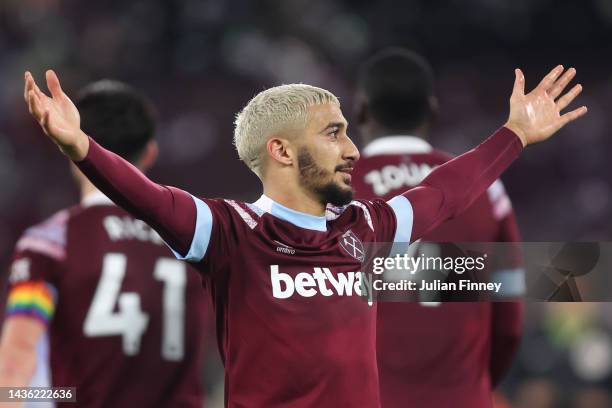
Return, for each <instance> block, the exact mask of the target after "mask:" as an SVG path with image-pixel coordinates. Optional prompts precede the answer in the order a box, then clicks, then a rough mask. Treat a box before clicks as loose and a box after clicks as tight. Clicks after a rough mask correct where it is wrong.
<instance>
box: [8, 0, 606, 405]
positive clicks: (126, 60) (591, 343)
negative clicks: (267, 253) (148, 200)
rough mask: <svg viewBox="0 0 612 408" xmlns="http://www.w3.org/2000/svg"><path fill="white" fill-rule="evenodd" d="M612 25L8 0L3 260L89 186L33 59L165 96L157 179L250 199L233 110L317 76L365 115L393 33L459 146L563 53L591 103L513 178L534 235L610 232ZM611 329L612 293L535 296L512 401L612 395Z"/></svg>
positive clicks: (600, 5)
mask: <svg viewBox="0 0 612 408" xmlns="http://www.w3.org/2000/svg"><path fill="white" fill-rule="evenodd" d="M611 38H612V2H610V1H609V0H588V1H586V0H585V1H553V0H515V1H512V2H505V1H490V0H451V1H445V2H429V1H425V0H421V1H416V0H412V1H402V2H392V1H389V0H384V1H376V2H373V1H366V0H353V1H349V0H345V1H341V0H334V1H329V0H283V1H280V0H278V1H271V0H268V1H247V0H232V1H227V0H206V1H203V0H135V1H118V0H109V1H104V2H102V1H100V2H91V1H88V2H83V1H77V0H1V1H0V89H2V92H0V268H2V269H4V270H5V269H6V266H7V265H8V262H9V259H10V254H11V251H12V246H13V245H14V243H15V241H16V239H17V237H18V236H19V234H20V233H21V231H23V229H24V228H26V227H27V226H29V225H31V224H33V223H36V222H38V221H40V220H42V219H44V218H46V217H47V216H49V215H50V214H52V213H53V212H55V211H57V210H58V209H60V208H62V207H65V206H68V205H70V204H72V203H75V202H76V201H77V199H78V197H77V192H76V189H75V188H74V186H73V185H72V182H71V178H70V173H69V169H68V165H67V163H66V162H65V160H64V159H63V158H62V157H61V156H60V155H57V154H52V151H53V149H54V146H53V145H52V144H51V143H48V142H47V141H45V140H44V137H43V136H42V133H41V132H40V130H39V129H38V128H37V126H36V124H35V123H33V122H32V120H31V118H30V117H29V116H28V114H27V110H26V108H25V105H24V103H23V101H22V82H23V81H22V76H23V71H24V70H25V69H30V70H32V72H33V73H34V74H35V75H36V76H37V77H38V78H41V75H42V73H43V72H44V70H45V69H46V68H51V67H52V68H54V69H56V70H57V71H58V73H59V74H60V76H61V77H62V78H63V81H64V88H65V90H66V91H67V93H69V94H74V93H75V92H76V91H77V90H78V89H79V88H80V87H81V86H83V85H85V84H86V83H88V82H89V81H92V80H96V79H100V78H116V79H120V80H124V81H126V82H128V83H130V84H132V85H134V86H135V87H137V88H138V89H140V90H142V91H144V92H145V93H146V94H147V95H148V96H149V97H151V98H152V100H153V101H154V102H155V104H156V106H157V109H158V116H159V124H160V126H159V129H158V132H157V133H158V138H159V142H160V146H161V155H160V161H159V164H158V165H157V166H156V167H155V169H154V170H153V171H152V173H151V176H152V177H153V179H155V180H156V181H159V182H161V183H166V184H174V185H179V186H181V187H183V188H185V189H187V190H189V191H191V192H193V193H197V194H201V195H205V196H213V197H215V196H229V197H235V198H238V199H243V200H247V201H248V200H255V199H256V198H257V196H258V192H259V190H260V186H259V182H258V180H257V179H256V178H255V177H254V176H253V175H252V174H250V172H249V171H248V170H247V168H246V167H245V166H243V165H241V164H240V163H239V162H238V160H237V155H236V153H235V152H234V149H233V146H232V143H231V140H232V122H233V118H234V115H235V113H236V112H237V111H238V110H239V109H240V108H241V107H242V106H243V105H244V104H245V103H246V101H247V100H248V99H249V98H250V97H251V96H253V95H254V94H255V93H256V92H258V91H260V90H261V89H263V88H265V87H268V86H272V85H277V84H281V83H291V82H304V83H309V84H312V85H318V86H322V87H324V88H327V89H330V90H331V91H332V92H334V93H335V94H337V95H338V96H339V97H340V98H341V101H342V103H343V108H344V111H345V114H346V115H347V117H348V119H349V122H350V120H351V116H352V99H353V89H354V87H353V83H354V79H355V74H356V72H357V68H358V66H359V63H360V61H363V60H364V58H365V57H367V56H369V55H370V54H371V53H372V52H374V51H376V50H377V49H379V48H381V47H384V46H388V45H401V46H406V47H409V48H412V49H414V50H415V51H417V52H419V53H421V54H423V55H424V56H425V57H426V58H428V59H429V60H430V61H431V63H432V65H433V66H434V69H435V72H436V76H437V85H436V89H437V93H438V97H439V100H440V117H439V118H438V119H437V122H436V126H435V128H434V129H433V132H432V143H433V144H434V145H437V146H439V147H441V148H443V149H446V150H448V151H450V152H452V153H460V152H462V151H465V150H466V149H468V148H470V147H472V146H473V145H475V144H476V143H478V142H479V141H480V140H482V139H483V138H484V137H485V136H487V135H488V134H490V133H491V132H492V131H493V130H494V129H495V128H496V127H497V126H499V125H500V124H502V123H503V122H504V120H505V115H506V114H507V99H508V97H509V95H510V91H511V87H512V82H513V68H515V67H517V66H520V67H521V68H523V69H524V71H525V73H526V76H527V87H528V88H529V87H531V86H535V83H534V81H535V79H536V78H539V77H541V75H542V74H543V73H545V72H547V71H548V70H549V69H550V68H551V67H552V66H554V65H555V64H557V63H561V64H565V65H566V66H574V67H576V68H577V70H578V80H579V81H580V82H581V83H582V84H583V85H584V88H585V92H584V95H583V96H582V97H581V99H582V102H581V104H586V105H587V106H588V107H589V114H588V118H587V119H585V120H583V121H580V122H578V123H576V124H572V125H570V126H569V127H568V128H567V129H565V130H563V131H562V132H561V134H560V135H559V136H558V137H557V138H556V139H555V140H554V141H552V142H551V143H548V144H547V146H546V147H545V148H540V147H538V146H535V147H533V148H531V147H530V150H531V151H530V152H529V154H527V155H525V156H524V157H523V158H521V159H520V160H519V161H518V163H516V164H515V165H514V166H513V168H511V169H510V171H509V172H508V173H507V175H506V176H505V177H504V182H505V184H506V188H507V190H508V192H509V193H510V196H511V198H512V199H513V203H514V207H515V211H516V214H517V216H518V220H519V225H520V227H521V232H522V235H523V239H524V240H525V241H555V240H558V241H571V240H593V241H595V240H601V241H605V240H612V221H610V219H611V217H610V215H611V212H612V211H611V210H612V171H610V170H609V166H608V165H607V164H608V163H607V161H608V160H609V158H610V156H611V154H612V137H611V136H610V135H609V134H608V129H609V128H610V127H611V125H612V121H611V119H610V115H609V112H608V109H609V104H610V102H611V101H612V67H610V64H609V61H608V60H609V57H608V56H609V40H610V39H611ZM349 134H351V135H352V137H353V138H354V139H355V140H356V141H357V142H359V135H357V134H356V133H355V132H353V133H351V132H350V128H349ZM610 328H612V309H611V308H610V307H609V306H608V305H597V304H580V305H565V304H557V305H531V306H530V309H529V313H528V322H527V327H526V336H525V339H524V342H523V348H522V351H521V353H520V355H519V357H518V359H517V362H516V364H515V367H514V369H513V371H512V373H511V376H510V377H509V379H508V381H507V382H506V384H505V385H504V391H506V392H507V393H508V395H510V398H509V399H510V400H511V401H512V402H514V403H516V404H517V405H516V406H519V407H522V406H525V407H527V406H529V407H535V406H542V407H544V406H546V407H547V406H550V407H557V406H563V405H562V404H567V406H571V407H598V406H602V407H609V406H612V402H611V401H612V399H611V397H610V394H609V393H608V391H606V389H611V388H612V382H611V376H610V372H611V371H612V340H611V337H610V333H611V330H610ZM538 399H539V400H538ZM525 401H527V402H525ZM533 401H541V404H542V405H533V404H534V403H533ZM546 403H548V405H545V404H546ZM598 403H599V404H600V405H596V404H598Z"/></svg>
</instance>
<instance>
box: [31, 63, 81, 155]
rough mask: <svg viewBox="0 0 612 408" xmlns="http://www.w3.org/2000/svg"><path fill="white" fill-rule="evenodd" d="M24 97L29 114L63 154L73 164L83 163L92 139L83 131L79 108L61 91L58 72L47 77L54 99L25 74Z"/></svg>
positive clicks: (49, 72)
mask: <svg viewBox="0 0 612 408" xmlns="http://www.w3.org/2000/svg"><path fill="white" fill-rule="evenodd" d="M24 79H25V88H24V92H23V96H24V98H25V101H26V103H27V104H28V109H29V111H30V114H32V116H33V117H34V119H36V121H37V122H38V123H39V124H40V126H41V127H42V129H43V131H44V132H45V134H46V135H47V136H49V138H50V139H51V140H52V141H53V142H54V143H55V144H57V146H58V147H59V148H60V150H61V151H62V152H63V153H64V154H65V155H67V156H68V157H70V158H71V159H72V160H74V161H79V160H83V159H84V158H85V156H87V151H88V149H89V138H88V137H87V135H85V133H83V132H82V131H81V128H80V126H81V118H80V116H79V111H78V110H77V108H76V106H74V104H73V103H72V101H71V100H70V98H68V96H67V95H66V94H65V93H64V91H62V87H61V85H60V82H59V79H58V78H57V75H55V72H53V71H51V70H49V71H47V73H46V79H47V87H48V88H49V91H50V92H51V97H49V96H47V95H45V94H44V93H43V92H42V91H41V90H40V88H39V87H38V85H36V82H35V81H34V78H33V77H32V74H31V73H30V72H26V73H25V78H24Z"/></svg>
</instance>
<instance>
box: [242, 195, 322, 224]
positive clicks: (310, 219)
mask: <svg viewBox="0 0 612 408" xmlns="http://www.w3.org/2000/svg"><path fill="white" fill-rule="evenodd" d="M253 205H254V206H256V207H257V208H259V209H261V210H262V211H265V212H267V213H270V214H272V215H273V216H275V217H277V218H280V219H281V220H284V221H287V222H290V223H292V224H293V225H295V226H298V227H300V228H305V229H309V230H314V231H322V232H325V231H327V218H326V217H325V216H324V215H322V216H320V217H318V216H316V215H311V214H306V213H303V212H300V211H296V210H292V209H291V208H289V207H285V206H284V205H282V204H279V203H277V202H276V201H274V200H272V199H271V198H270V197H268V196H266V195H265V194H263V195H262V196H261V197H259V200H257V201H255V202H254V203H253Z"/></svg>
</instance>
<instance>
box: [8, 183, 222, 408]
mask: <svg viewBox="0 0 612 408" xmlns="http://www.w3.org/2000/svg"><path fill="white" fill-rule="evenodd" d="M190 269H191V268H190V267H189V266H188V265H186V264H185V263H184V262H180V261H178V260H176V259H175V258H174V256H173V255H172V253H171V252H170V251H169V250H168V248H167V247H166V246H165V244H164V243H163V241H162V239H161V238H160V237H159V235H158V234H157V233H156V232H155V231H153V230H152V229H151V228H150V227H149V226H147V225H146V224H145V223H144V222H142V221H140V220H138V219H135V218H134V217H132V216H130V215H129V214H128V213H127V212H126V211H124V210H122V209H121V208H119V207H117V206H115V205H114V204H113V203H112V202H111V201H110V200H109V199H108V198H106V197H104V196H103V195H102V194H100V193H94V194H92V195H89V196H87V197H86V199H85V200H84V201H83V202H82V203H81V204H80V205H77V206H74V207H72V208H69V209H66V210H63V211H60V212H59V213H57V214H55V215H54V216H52V217H51V218H49V219H47V220H46V221H44V222H42V223H40V224H38V225H35V226H33V227H31V228H29V229H27V230H26V231H25V232H24V233H23V235H22V237H21V238H20V240H19V241H18V242H17V245H16V249H15V254H14V259H13V263H12V267H11V273H10V277H9V280H10V288H9V297H8V304H7V314H8V316H9V317H10V316H27V317H30V318H33V319H37V320H39V321H40V322H42V323H43V324H45V325H47V327H48V333H49V338H50V367H51V381H52V384H53V386H57V387H76V399H77V405H78V406H87V407H160V406H164V407H178V406H180V407H194V408H196V407H197V408H201V407H202V404H203V401H204V395H203V387H202V384H201V373H202V369H203V362H204V361H203V359H204V350H205V349H204V347H205V342H204V338H205V334H206V327H207V325H206V322H207V320H208V321H210V319H209V318H208V317H207V315H208V313H207V310H210V303H209V301H208V300H207V299H206V296H205V292H203V290H202V282H201V278H200V276H199V274H198V273H197V272H195V271H193V270H190ZM58 405H60V406H63V405H66V406H74V403H64V404H62V403H60V404H58Z"/></svg>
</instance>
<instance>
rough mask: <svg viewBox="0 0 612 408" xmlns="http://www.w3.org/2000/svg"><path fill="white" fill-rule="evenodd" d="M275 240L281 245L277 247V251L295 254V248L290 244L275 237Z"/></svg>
mask: <svg viewBox="0 0 612 408" xmlns="http://www.w3.org/2000/svg"><path fill="white" fill-rule="evenodd" d="M273 241H274V242H276V243H277V244H278V245H279V246H277V247H276V252H280V253H281V254H287V255H293V254H295V249H294V248H292V247H290V246H289V245H285V244H283V243H282V242H279V241H277V240H275V239H274V240H273Z"/></svg>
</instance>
